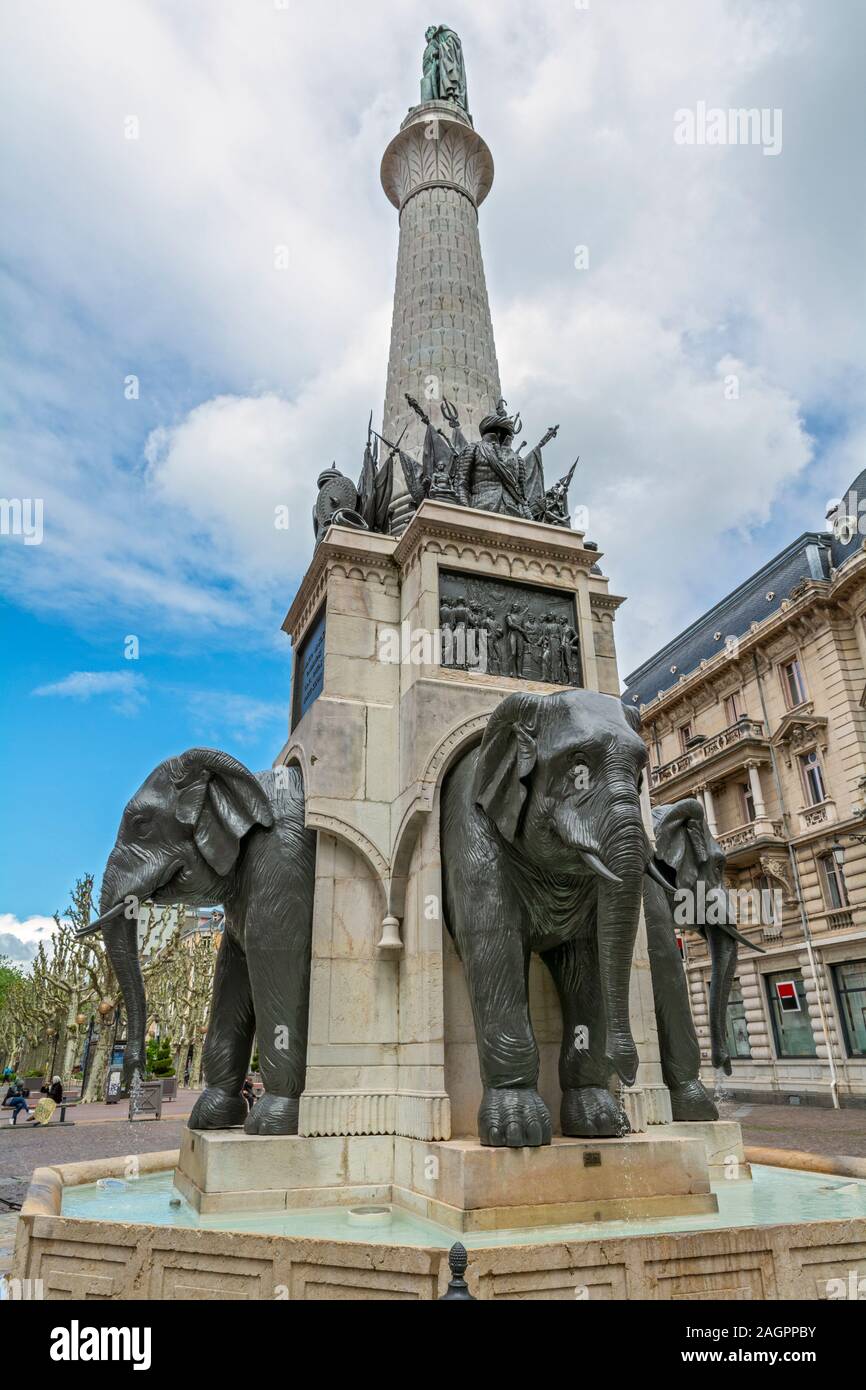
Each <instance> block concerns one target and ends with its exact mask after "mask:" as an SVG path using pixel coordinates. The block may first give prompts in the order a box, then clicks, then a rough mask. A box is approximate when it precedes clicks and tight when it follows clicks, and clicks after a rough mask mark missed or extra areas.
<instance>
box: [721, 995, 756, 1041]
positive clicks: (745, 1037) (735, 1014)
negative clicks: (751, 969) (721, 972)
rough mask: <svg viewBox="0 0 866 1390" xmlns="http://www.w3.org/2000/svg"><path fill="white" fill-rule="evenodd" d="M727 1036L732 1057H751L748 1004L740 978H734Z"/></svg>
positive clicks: (726, 1029) (726, 1023) (729, 1003)
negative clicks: (747, 1024)
mask: <svg viewBox="0 0 866 1390" xmlns="http://www.w3.org/2000/svg"><path fill="white" fill-rule="evenodd" d="M725 1037H726V1038H727V1042H728V1052H729V1053H730V1054H731V1057H732V1058H734V1057H751V1055H752V1047H751V1044H750V1042H749V1030H748V1028H747V1027H746V1006H745V1004H744V1003H743V991H742V990H741V989H740V982H739V980H734V983H733V984H732V985H731V993H730V997H729V999H728V1013H727V1018H726V1019H725Z"/></svg>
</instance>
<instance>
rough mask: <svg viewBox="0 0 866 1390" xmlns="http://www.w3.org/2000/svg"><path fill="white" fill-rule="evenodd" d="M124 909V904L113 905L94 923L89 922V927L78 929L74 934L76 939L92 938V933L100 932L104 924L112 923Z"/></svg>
mask: <svg viewBox="0 0 866 1390" xmlns="http://www.w3.org/2000/svg"><path fill="white" fill-rule="evenodd" d="M125 907H126V903H125V902H124V903H115V905H114V907H111V908H109V909H108V911H107V912H103V914H102V916H101V917H97V918H96V921H95V922H91V923H90V924H89V926H86V927H81V928H79V930H78V931H77V932H76V933H75V936H76V939H77V940H81V938H82V937H85V936H92V935H93V933H94V932H97V931H102V928H103V927H104V926H105V924H106V922H110V921H112V920H113V919H114V918H115V917H117V916H118V914H119V913H121V912H123V911H124V909H125Z"/></svg>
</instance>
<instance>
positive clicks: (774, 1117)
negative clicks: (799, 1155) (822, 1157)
mask: <svg viewBox="0 0 866 1390" xmlns="http://www.w3.org/2000/svg"><path fill="white" fill-rule="evenodd" d="M722 1118H723V1119H726V1120H727V1119H731V1120H739V1122H740V1124H741V1125H742V1127H743V1143H744V1144H754V1145H755V1146H756V1147H759V1148H768V1149H803V1150H805V1152H806V1153H813V1154H844V1155H845V1156H847V1157H849V1158H866V1109H864V1108H853V1107H852V1108H851V1109H850V1110H830V1109H824V1108H823V1107H819V1106H817V1105H738V1104H737V1103H736V1102H734V1104H733V1105H731V1106H725V1107H724V1114H723V1116H722Z"/></svg>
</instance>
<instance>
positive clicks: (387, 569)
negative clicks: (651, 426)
mask: <svg viewBox="0 0 866 1390" xmlns="http://www.w3.org/2000/svg"><path fill="white" fill-rule="evenodd" d="M395 547H396V539H395V537H393V536H382V535H379V534H378V533H377V532H372V531H352V530H350V529H349V528H348V527H345V526H331V527H329V529H328V531H327V532H326V534H325V537H324V539H323V540H322V541H321V542H320V544H319V545H318V546H317V547H316V551H315V554H314V555H313V558H312V561H311V562H310V567H309V569H308V570H307V573H306V574H305V575H304V578H303V579H302V580H301V583H300V586H299V588H298V592H297V593H296V594H295V597H294V599H293V601H292V606H291V608H290V609H289V611H288V613H287V614H286V617H285V620H284V621H283V632H287V633H288V634H289V636H290V637H291V639H292V644H293V645H294V646H297V644H298V642H299V641H300V639H301V637H302V636H303V634H304V631H305V629H306V628H307V626H308V625H309V623H310V621H311V619H312V618H313V616H314V615H315V614H316V613H317V612H318V611H319V608H320V607H321V604H322V600H323V599H324V597H325V594H326V592H327V587H328V578H329V576H330V575H332V574H336V575H342V576H343V577H345V578H347V579H352V578H357V579H375V580H378V582H379V583H380V584H383V585H384V584H386V583H387V581H388V579H389V578H391V579H394V580H396V579H397V571H396V567H395V565H394V561H393V555H394V550H395Z"/></svg>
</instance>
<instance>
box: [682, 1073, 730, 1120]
mask: <svg viewBox="0 0 866 1390" xmlns="http://www.w3.org/2000/svg"><path fill="white" fill-rule="evenodd" d="M670 1092H671V1114H672V1115H673V1117H674V1119H675V1120H717V1119H718V1118H719V1112H718V1110H717V1109H716V1107H715V1103H714V1102H713V1098H712V1096H711V1095H710V1093H709V1091H707V1089H706V1088H705V1087H704V1086H703V1085H702V1084H701V1082H700V1081H699V1080H698V1079H697V1078H695V1080H694V1081H684V1082H683V1083H682V1085H681V1086H671V1088H670Z"/></svg>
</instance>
